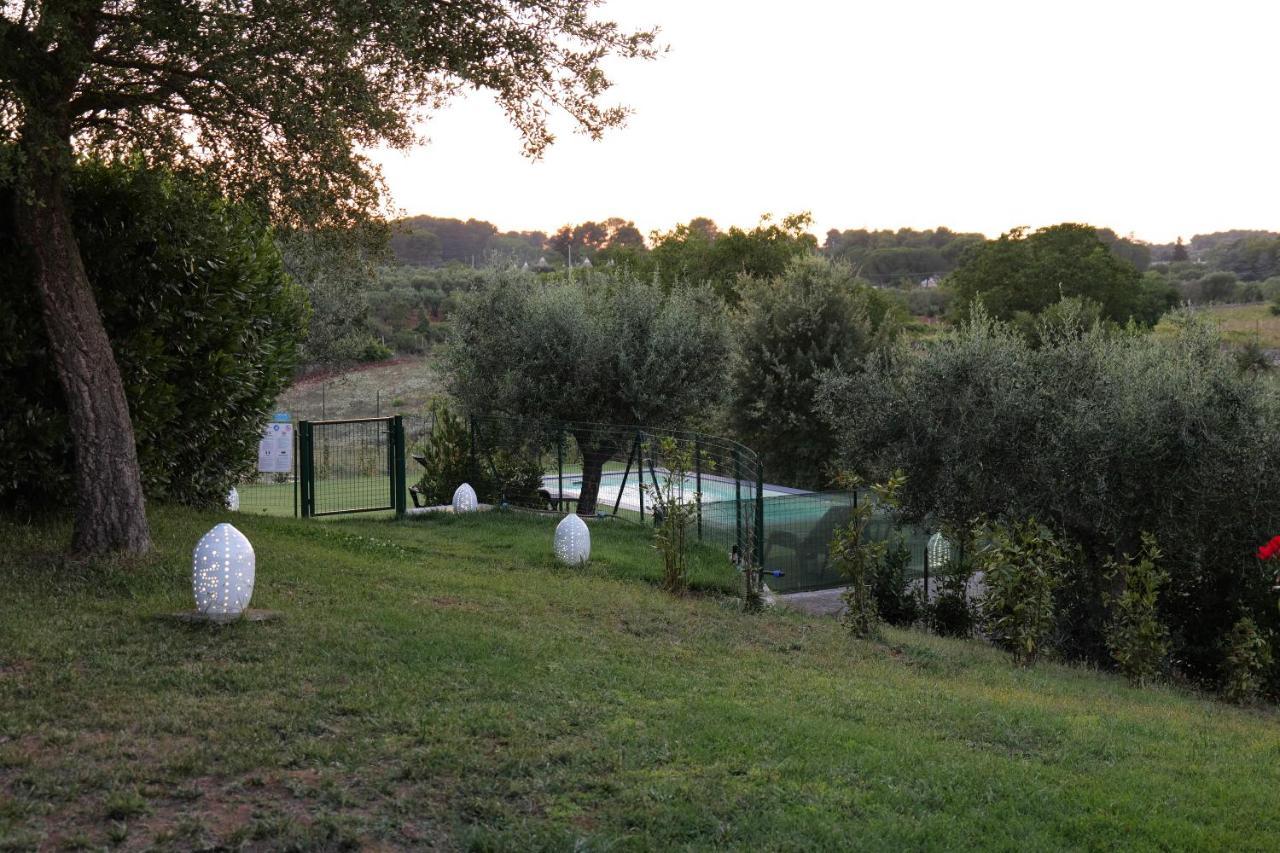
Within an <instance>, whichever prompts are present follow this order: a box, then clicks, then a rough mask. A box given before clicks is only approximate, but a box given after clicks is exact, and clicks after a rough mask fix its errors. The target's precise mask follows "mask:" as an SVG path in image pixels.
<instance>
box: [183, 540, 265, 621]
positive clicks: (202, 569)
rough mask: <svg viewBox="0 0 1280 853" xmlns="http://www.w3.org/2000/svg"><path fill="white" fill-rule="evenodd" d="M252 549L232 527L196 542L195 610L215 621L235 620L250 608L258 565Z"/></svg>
mask: <svg viewBox="0 0 1280 853" xmlns="http://www.w3.org/2000/svg"><path fill="white" fill-rule="evenodd" d="M256 562H257V561H256V558H255V557H254V554H253V546H252V545H250V544H249V540H248V539H246V538H245V536H244V534H243V533H241V532H240V531H239V530H236V529H235V528H234V527H232V526H231V525H230V524H227V523H225V522H223V523H222V524H219V525H217V526H216V527H214V528H213V529H212V530H210V531H209V532H208V533H206V534H205V535H204V536H201V537H200V541H199V542H197V543H196V550H195V553H194V554H193V555H192V560H191V590H192V592H193V593H195V597H196V610H197V611H198V612H200V613H202V614H204V615H205V616H209V617H212V618H215V619H234V618H236V617H237V616H239V615H240V614H241V613H243V612H244V610H245V608H246V607H248V606H249V598H250V597H251V596H252V595H253V576H254V569H255V564H256Z"/></svg>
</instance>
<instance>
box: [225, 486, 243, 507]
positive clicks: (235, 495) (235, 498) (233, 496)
mask: <svg viewBox="0 0 1280 853" xmlns="http://www.w3.org/2000/svg"><path fill="white" fill-rule="evenodd" d="M227 509H229V510H231V511H232V512H239V511H240V493H239V492H238V491H236V487H235V486H232V487H231V491H229V492H227Z"/></svg>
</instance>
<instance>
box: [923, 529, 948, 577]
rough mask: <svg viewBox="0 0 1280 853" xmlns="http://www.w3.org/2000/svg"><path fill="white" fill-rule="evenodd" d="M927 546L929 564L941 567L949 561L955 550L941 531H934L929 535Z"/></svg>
mask: <svg viewBox="0 0 1280 853" xmlns="http://www.w3.org/2000/svg"><path fill="white" fill-rule="evenodd" d="M927 547H928V552H929V565H930V566H933V567H936V568H943V567H945V566H947V565H949V564H950V563H951V559H952V555H953V554H954V553H955V552H954V549H953V548H952V547H951V542H950V540H948V539H947V537H945V536H943V535H942V534H941V533H935V534H933V535H932V536H930V537H929V544H928V546H927Z"/></svg>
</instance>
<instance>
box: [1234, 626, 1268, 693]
mask: <svg viewBox="0 0 1280 853" xmlns="http://www.w3.org/2000/svg"><path fill="white" fill-rule="evenodd" d="M1224 645H1225V649H1224V652H1225V654H1224V659H1223V680H1222V697H1223V698H1224V699H1226V700H1227V701H1228V702H1238V703H1242V702H1248V701H1250V700H1252V699H1254V698H1256V697H1257V695H1258V689H1259V688H1260V687H1261V686H1262V674H1263V673H1264V672H1265V671H1266V669H1267V667H1269V666H1271V647H1270V644H1269V643H1268V642H1267V638H1266V637H1265V636H1264V635H1263V634H1262V632H1261V631H1259V630H1258V626H1257V624H1256V623H1255V622H1254V621H1253V619H1251V618H1250V617H1248V616H1242V617H1240V619H1239V620H1238V621H1237V622H1236V624H1235V626H1234V627H1233V628H1232V629H1231V633H1230V634H1228V635H1227V639H1226V642H1225V644H1224Z"/></svg>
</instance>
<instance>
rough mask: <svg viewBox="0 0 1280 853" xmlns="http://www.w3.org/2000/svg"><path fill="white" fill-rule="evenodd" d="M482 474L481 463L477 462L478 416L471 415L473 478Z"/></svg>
mask: <svg viewBox="0 0 1280 853" xmlns="http://www.w3.org/2000/svg"><path fill="white" fill-rule="evenodd" d="M479 473H480V463H479V462H477V461H476V416H475V415H471V477H472V479H474V478H475V476H476V475H477V474H479Z"/></svg>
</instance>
